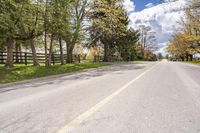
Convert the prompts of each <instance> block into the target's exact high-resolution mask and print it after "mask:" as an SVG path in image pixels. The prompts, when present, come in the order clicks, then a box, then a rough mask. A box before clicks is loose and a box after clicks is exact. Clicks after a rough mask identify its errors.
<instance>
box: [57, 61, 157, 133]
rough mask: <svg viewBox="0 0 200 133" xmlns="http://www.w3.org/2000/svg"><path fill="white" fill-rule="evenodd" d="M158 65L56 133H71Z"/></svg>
mask: <svg viewBox="0 0 200 133" xmlns="http://www.w3.org/2000/svg"><path fill="white" fill-rule="evenodd" d="M158 64H159V63H157V64H156V65H154V66H153V67H151V68H149V69H147V70H146V71H144V72H143V73H142V74H140V75H139V76H137V77H136V78H134V79H133V80H131V81H130V82H128V83H127V84H125V85H124V86H122V87H121V88H119V89H118V90H117V91H115V92H114V93H112V94H111V95H109V96H107V97H106V98H105V99H103V100H102V101H100V102H99V103H97V104H96V105H95V106H93V107H92V108H90V109H89V110H87V111H86V112H84V113H82V114H81V115H79V116H78V117H76V118H75V119H73V120H72V121H71V122H69V123H68V124H66V125H65V126H64V127H62V128H61V129H60V130H58V131H57V132H56V133H68V132H69V131H71V130H72V129H73V128H75V127H76V126H78V125H79V124H81V123H82V122H83V121H84V120H85V119H87V118H88V117H90V116H91V115H92V114H94V113H95V112H97V110H99V109H100V108H101V107H103V106H104V105H105V104H106V103H108V102H109V101H111V100H112V99H113V98H114V97H116V96H117V95H119V94H120V93H121V92H122V91H124V90H125V89H127V88H128V87H129V86H130V85H131V84H133V83H134V82H135V81H137V80H138V79H140V78H142V77H143V76H144V75H145V74H147V73H148V72H149V71H151V70H152V69H153V68H154V67H155V66H157V65H158Z"/></svg>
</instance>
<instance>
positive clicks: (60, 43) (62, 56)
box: [59, 38, 65, 65]
mask: <svg viewBox="0 0 200 133" xmlns="http://www.w3.org/2000/svg"><path fill="white" fill-rule="evenodd" d="M59 45H60V62H61V65H64V64H65V62H64V54H63V48H62V39H61V38H59Z"/></svg>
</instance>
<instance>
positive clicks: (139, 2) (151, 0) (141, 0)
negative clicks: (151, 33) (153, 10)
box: [131, 0, 156, 12]
mask: <svg viewBox="0 0 200 133" xmlns="http://www.w3.org/2000/svg"><path fill="white" fill-rule="evenodd" d="M131 1H133V2H134V4H135V5H136V6H135V11H136V12H138V11H142V10H143V9H145V8H146V5H148V4H149V5H152V4H155V3H156V2H155V1H156V0H131Z"/></svg>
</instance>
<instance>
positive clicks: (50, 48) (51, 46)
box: [48, 35, 53, 66]
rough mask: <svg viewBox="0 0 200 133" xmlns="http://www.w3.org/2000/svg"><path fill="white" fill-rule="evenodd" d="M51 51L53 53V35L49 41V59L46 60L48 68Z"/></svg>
mask: <svg viewBox="0 0 200 133" xmlns="http://www.w3.org/2000/svg"><path fill="white" fill-rule="evenodd" d="M52 51H53V35H51V41H50V47H49V59H48V65H49V66H51V57H52Z"/></svg>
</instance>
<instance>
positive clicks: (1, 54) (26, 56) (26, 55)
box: [0, 51, 81, 65]
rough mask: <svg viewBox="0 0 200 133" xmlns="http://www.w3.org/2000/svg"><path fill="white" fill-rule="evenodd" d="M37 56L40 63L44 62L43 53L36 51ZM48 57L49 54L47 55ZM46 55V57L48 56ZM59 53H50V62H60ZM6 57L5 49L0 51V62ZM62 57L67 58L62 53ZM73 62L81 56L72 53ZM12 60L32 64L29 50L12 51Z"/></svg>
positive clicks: (4, 60)
mask: <svg viewBox="0 0 200 133" xmlns="http://www.w3.org/2000/svg"><path fill="white" fill-rule="evenodd" d="M37 57H38V60H39V62H40V63H45V54H44V53H37ZM48 57H49V55H48ZM48 57H47V58H48ZM60 58H61V56H60V54H52V55H51V63H52V64H56V63H60V62H61V61H60ZM6 59H7V54H6V52H5V51H0V64H5V63H6ZM64 59H65V60H66V59H67V56H66V55H64ZM73 59H74V61H75V62H80V60H81V57H80V56H79V55H74V57H73ZM13 62H14V63H15V64H25V65H27V64H33V56H32V53H30V52H13Z"/></svg>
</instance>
